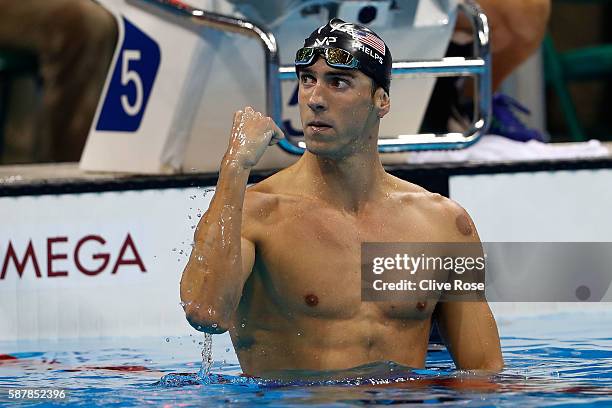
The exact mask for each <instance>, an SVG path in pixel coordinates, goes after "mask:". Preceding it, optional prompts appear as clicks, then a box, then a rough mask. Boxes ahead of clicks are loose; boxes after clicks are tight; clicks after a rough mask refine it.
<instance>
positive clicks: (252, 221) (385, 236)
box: [181, 60, 503, 377]
mask: <svg viewBox="0 0 612 408" xmlns="http://www.w3.org/2000/svg"><path fill="white" fill-rule="evenodd" d="M298 101H299V105H300V114H301V118H302V122H303V126H304V133H305V140H306V144H307V147H308V151H307V152H306V153H305V154H304V155H303V156H302V157H301V158H300V160H298V162H297V163H295V164H294V165H292V166H290V167H288V168H286V169H284V170H282V171H280V172H278V173H276V174H275V175H273V176H271V177H269V178H268V179H266V180H264V181H263V182H261V183H258V184H257V185H255V186H253V187H251V188H249V189H248V190H247V191H246V193H245V191H244V185H246V180H247V178H248V172H249V170H250V167H251V166H252V165H254V163H256V162H257V160H258V159H259V157H261V154H262V152H263V150H262V145H265V146H267V145H268V144H269V143H273V142H274V138H277V137H282V136H279V132H280V130H278V129H277V128H276V127H275V126H274V125H272V124H270V123H269V121H268V120H267V119H266V118H262V116H261V115H260V114H259V115H258V114H257V113H254V112H253V111H252V110H250V108H247V109H245V111H244V112H238V113H237V114H236V116H235V118H234V130H233V133H232V134H233V136H232V138H231V140H230V147H229V148H228V153H227V154H226V158H225V159H224V162H223V164H222V170H221V174H220V180H219V184H218V185H217V190H216V194H215V197H214V198H213V201H212V202H211V206H210V207H209V210H208V211H207V214H206V215H205V216H204V217H203V219H202V221H201V222H200V224H199V226H198V228H197V230H196V234H195V241H196V246H195V248H194V251H193V253H192V255H191V259H190V262H189V264H188V265H187V267H186V269H185V272H184V275H183V279H182V281H181V297H182V299H183V301H184V302H185V303H186V304H187V305H186V307H185V310H186V314H187V318H188V320H189V321H190V323H191V324H192V325H193V326H194V327H196V328H198V329H200V330H203V331H208V332H223V331H225V330H229V331H230V334H231V337H232V341H233V343H234V346H235V349H236V352H237V354H238V358H239V360H240V364H241V366H242V368H243V370H244V372H245V373H246V374H249V375H256V376H263V377H266V376H274V374H273V373H275V372H278V371H282V370H287V369H292V370H296V369H297V370H299V369H305V370H331V369H345V368H350V367H355V366H358V365H362V364H366V363H369V362H373V361H383V360H392V361H395V362H397V363H400V364H402V365H405V366H411V367H423V365H424V363H425V357H426V351H427V345H428V339H429V331H430V327H431V322H432V317H433V318H435V319H437V321H438V324H439V326H440V328H441V331H442V334H443V336H444V337H445V338H446V340H447V345H448V346H449V349H450V351H451V354H452V355H453V358H454V360H455V363H456V364H457V366H458V367H460V368H464V369H483V370H498V369H500V368H501V366H502V365H503V360H502V358H501V352H500V348H499V337H498V334H497V327H496V325H495V321H494V319H493V316H492V314H491V312H490V310H489V307H488V305H487V304H486V302H484V301H483V302H444V303H437V302H436V301H435V298H433V297H431V296H427V297H425V298H424V297H419V298H416V297H415V298H410V297H408V298H407V299H406V301H404V302H362V301H361V272H360V261H361V259H360V256H361V252H360V251H361V244H362V243H363V242H479V239H478V235H477V233H476V228H475V227H474V225H473V222H472V221H471V219H470V218H469V216H468V215H467V213H466V212H465V210H463V209H462V208H461V207H460V206H459V205H457V204H456V203H454V202H453V201H451V200H448V199H446V198H444V197H442V196H440V195H438V194H432V193H429V192H427V191H426V190H424V189H423V188H421V187H419V186H416V185H414V184H411V183H409V182H406V181H403V180H401V179H398V178H396V177H394V176H391V175H389V174H388V173H386V172H385V171H384V169H383V167H382V165H381V164H380V159H379V157H378V152H377V147H376V141H377V135H378V125H379V120H380V118H381V117H383V116H384V115H385V114H386V113H387V112H388V110H389V106H390V105H389V98H388V96H387V95H386V94H385V93H384V91H383V90H382V89H380V88H379V89H378V90H377V91H376V93H375V94H374V95H372V84H371V80H370V79H369V78H368V77H367V76H365V75H363V74H362V73H361V72H359V71H340V70H336V69H332V68H330V67H328V66H327V65H326V64H325V62H324V61H322V60H318V61H317V62H316V63H315V64H314V65H312V66H311V67H309V69H308V70H305V71H303V72H302V73H301V76H300V89H299V94H298ZM245 118H246V119H245ZM264 135H266V136H265V137H264ZM247 144H250V146H251V147H250V148H247V147H245V146H246V145H247ZM265 146H264V149H265ZM245 163H248V165H246V164H245ZM423 278H426V277H425V276H423ZM206 311H208V312H206Z"/></svg>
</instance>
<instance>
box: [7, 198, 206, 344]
mask: <svg viewBox="0 0 612 408" xmlns="http://www.w3.org/2000/svg"><path fill="white" fill-rule="evenodd" d="M211 198H212V190H211V189H207V190H205V189H199V188H189V189H166V190H144V191H127V192H106V193H87V194H71V195H43V196H22V197H2V198H0V212H1V213H2V214H3V222H2V229H0V340H15V339H24V338H41V337H45V338H58V337H74V336H81V337H86V336H104V335H113V336H117V335H127V336H144V335H159V334H167V333H185V332H187V331H189V330H191V329H190V327H189V326H188V324H187V323H186V321H185V319H184V315H183V311H182V309H181V307H180V305H179V301H180V299H179V281H180V276H181V273H182V270H183V267H184V266H185V263H186V262H187V257H188V256H189V254H190V251H191V246H190V245H191V243H192V240H193V232H194V229H195V226H196V224H197V222H198V220H199V218H200V217H201V215H202V213H203V212H204V211H205V210H206V208H208V205H209V203H210V199H211Z"/></svg>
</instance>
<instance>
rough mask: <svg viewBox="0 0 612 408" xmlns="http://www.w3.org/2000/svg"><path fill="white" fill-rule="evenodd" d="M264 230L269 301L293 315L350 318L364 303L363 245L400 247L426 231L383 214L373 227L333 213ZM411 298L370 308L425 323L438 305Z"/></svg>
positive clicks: (262, 264)
mask: <svg viewBox="0 0 612 408" xmlns="http://www.w3.org/2000/svg"><path fill="white" fill-rule="evenodd" d="M298 214H299V215H298V216H296V215H295V214H292V215H291V216H288V217H287V218H286V219H284V220H282V222H277V223H274V224H273V225H270V226H269V228H266V229H265V231H264V234H263V239H261V240H260V242H258V245H257V263H256V265H257V273H258V274H259V275H260V276H259V278H260V279H261V280H262V283H264V285H263V287H265V288H266V291H267V292H268V293H267V296H272V297H275V301H276V302H275V303H277V304H280V305H282V306H283V307H285V308H288V309H291V310H292V311H295V312H301V313H304V314H307V315H309V314H312V315H316V316H327V317H330V318H332V317H336V318H349V317H354V316H355V315H358V314H359V313H362V312H363V311H364V304H363V303H362V301H361V284H362V279H361V245H362V243H363V242H402V241H410V240H411V238H412V236H413V234H414V236H421V237H422V236H424V235H426V234H427V231H426V230H425V229H423V228H422V227H420V226H418V225H417V226H416V227H417V228H416V229H413V230H411V228H414V227H415V224H414V223H410V224H408V223H404V222H402V221H401V220H399V221H397V222H394V223H390V222H389V219H388V217H387V219H385V217H384V215H383V214H381V215H380V217H372V219H371V220H366V221H371V222H357V220H355V219H354V218H351V217H346V216H343V215H342V214H338V213H337V212H334V211H328V210H324V209H323V210H321V209H319V211H317V212H310V213H306V212H300V213H298ZM424 300H425V299H422V298H417V297H414V296H407V298H406V301H405V302H381V303H372V304H369V305H368V306H366V307H365V308H366V309H376V310H379V311H380V312H381V313H382V314H389V315H392V317H397V318H411V319H412V318H425V317H427V316H428V315H429V314H431V312H432V311H433V306H434V305H435V302H432V301H431V300H430V301H429V302H424Z"/></svg>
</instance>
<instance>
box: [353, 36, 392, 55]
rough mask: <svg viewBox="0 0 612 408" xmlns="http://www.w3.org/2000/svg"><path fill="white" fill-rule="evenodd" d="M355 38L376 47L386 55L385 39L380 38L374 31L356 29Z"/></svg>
mask: <svg viewBox="0 0 612 408" xmlns="http://www.w3.org/2000/svg"><path fill="white" fill-rule="evenodd" d="M354 34H355V38H356V39H357V40H358V41H360V42H362V43H364V44H366V45H369V46H370V47H372V48H374V49H375V50H376V51H378V52H380V53H381V54H382V55H385V43H384V42H383V40H381V39H380V38H378V37H377V36H375V35H374V34H372V33H368V32H367V31H362V30H355V33H354Z"/></svg>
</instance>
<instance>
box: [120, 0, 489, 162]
mask: <svg viewBox="0 0 612 408" xmlns="http://www.w3.org/2000/svg"><path fill="white" fill-rule="evenodd" d="M127 1H128V2H129V3H133V4H138V3H139V2H144V3H147V4H151V5H153V6H156V7H157V8H159V9H161V10H164V11H166V12H169V13H171V14H174V15H176V16H179V17H183V18H187V19H189V20H190V21H191V22H193V23H195V24H197V25H200V26H204V27H208V28H213V29H217V30H221V31H226V32H233V33H238V34H241V35H245V36H247V37H251V38H256V39H258V40H259V41H260V42H261V44H262V45H263V48H264V53H265V60H266V111H267V114H268V115H269V116H271V117H272V118H273V119H274V121H275V122H276V123H282V97H281V81H286V80H295V79H296V76H295V67H293V66H282V67H281V66H280V57H279V54H278V46H277V43H276V38H275V37H274V34H273V33H271V32H269V31H267V30H265V29H264V28H262V27H260V26H258V25H257V24H255V23H252V22H250V21H247V20H243V19H240V18H235V17H230V16H227V15H223V14H218V13H212V12H209V11H205V10H202V9H198V8H195V7H192V6H190V5H188V4H185V3H184V2H183V1H181V0H127ZM459 8H460V9H461V10H462V11H463V12H464V13H465V14H466V16H467V17H468V18H469V20H470V22H471V24H472V27H473V29H474V32H475V34H476V35H475V37H476V41H474V55H475V58H457V57H454V58H443V59H441V60H435V61H395V62H393V66H392V75H393V76H396V77H404V76H434V77H444V76H473V77H474V78H475V81H474V87H475V92H474V95H475V101H474V109H475V114H474V116H475V118H476V120H475V121H474V123H473V124H472V125H471V127H470V128H469V129H467V130H466V131H464V132H463V133H446V134H433V133H421V134H416V135H398V136H396V137H394V138H381V139H379V141H378V146H379V151H381V152H401V151H410V150H441V149H461V148H464V147H467V146H469V145H471V144H473V143H475V142H476V141H477V140H478V138H479V137H480V136H481V135H482V134H483V133H484V132H486V130H487V129H488V127H489V123H490V116H491V56H490V49H489V38H490V34H489V25H488V20H487V17H486V15H485V14H484V13H483V12H482V10H481V9H480V7H479V6H478V5H477V4H476V2H475V1H474V0H463V2H462V3H459ZM279 146H280V147H281V148H283V149H284V150H285V151H287V152H289V153H292V154H302V153H303V152H304V150H305V148H306V145H305V143H304V142H303V141H297V142H296V141H294V140H291V137H287V138H286V139H284V140H282V141H281V142H280V143H279Z"/></svg>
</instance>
